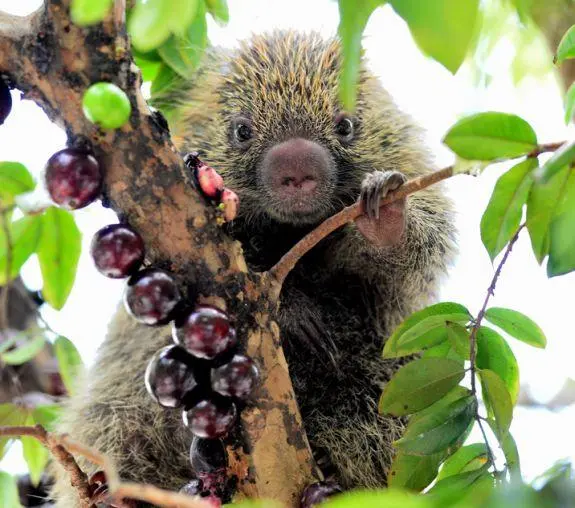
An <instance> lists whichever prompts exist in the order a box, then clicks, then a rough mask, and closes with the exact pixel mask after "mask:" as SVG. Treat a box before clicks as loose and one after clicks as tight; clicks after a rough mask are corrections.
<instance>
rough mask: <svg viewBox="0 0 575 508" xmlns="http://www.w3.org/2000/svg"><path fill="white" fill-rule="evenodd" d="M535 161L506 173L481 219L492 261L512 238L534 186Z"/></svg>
mask: <svg viewBox="0 0 575 508" xmlns="http://www.w3.org/2000/svg"><path fill="white" fill-rule="evenodd" d="M536 167H537V161H536V160H535V159H526V160H525V161H523V162H520V163H519V164H517V165H516V166H514V167H513V168H511V169H510V170H509V171H507V172H506V173H504V174H503V175H502V176H501V177H500V178H499V180H497V183H496V184H495V189H494V190H493V194H492V195H491V199H490V200H489V204H488V205H487V208H486V209H485V212H484V213H483V217H482V218H481V240H482V241H483V245H485V248H486V249H487V252H488V253H489V257H490V258H491V261H493V260H494V259H495V257H496V256H497V254H499V253H500V252H501V250H502V249H503V247H505V245H507V243H508V242H509V240H511V238H512V237H513V235H514V234H515V232H516V231H517V228H518V227H519V223H520V222H521V215H522V213H523V205H524V204H525V203H526V202H527V197H528V196H529V189H530V188H531V185H532V183H533V177H532V176H531V173H532V172H533V170H534V169H535V168H536Z"/></svg>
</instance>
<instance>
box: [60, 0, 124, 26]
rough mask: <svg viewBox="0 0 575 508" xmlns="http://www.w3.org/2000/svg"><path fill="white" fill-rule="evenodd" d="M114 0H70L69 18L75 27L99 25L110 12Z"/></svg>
mask: <svg viewBox="0 0 575 508" xmlns="http://www.w3.org/2000/svg"><path fill="white" fill-rule="evenodd" d="M113 3H114V0H72V5H71V7H70V17H71V18H72V21H73V22H74V23H75V24H76V25H80V26H88V25H95V24H96V23H100V21H102V20H103V19H104V18H105V17H106V14H108V12H109V11H110V8H111V7H112V4H113Z"/></svg>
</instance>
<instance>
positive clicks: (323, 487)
mask: <svg viewBox="0 0 575 508" xmlns="http://www.w3.org/2000/svg"><path fill="white" fill-rule="evenodd" d="M341 492H343V491H342V489H341V487H340V486H339V485H338V484H337V483H335V482H329V481H328V482H317V483H312V484H311V485H308V486H307V487H306V488H305V490H304V491H303V494H302V496H301V500H300V506H301V508H311V507H312V506H317V505H319V504H321V503H323V502H324V501H326V500H327V498H328V497H330V496H335V495H336V494H340V493H341Z"/></svg>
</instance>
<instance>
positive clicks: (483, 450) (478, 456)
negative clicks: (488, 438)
mask: <svg viewBox="0 0 575 508" xmlns="http://www.w3.org/2000/svg"><path fill="white" fill-rule="evenodd" d="M487 461H488V453H487V445H486V444H485V443H474V444H470V445H467V446H464V447H462V448H460V449H459V450H457V451H456V452H455V453H454V454H453V455H452V456H451V457H449V458H448V459H447V460H446V461H445V462H444V463H443V466H442V467H441V471H440V472H439V475H438V476H437V480H443V479H444V478H447V477H448V476H454V475H456V474H460V473H466V472H468V471H474V470H476V469H479V468H481V467H483V466H484V465H485V464H486V463H487Z"/></svg>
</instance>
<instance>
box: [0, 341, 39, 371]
mask: <svg viewBox="0 0 575 508" xmlns="http://www.w3.org/2000/svg"><path fill="white" fill-rule="evenodd" d="M44 344H46V337H44V336H43V335H39V336H37V337H34V338H33V339H31V340H28V341H27V342H25V343H24V344H23V345H21V346H19V347H18V348H16V349H13V350H11V351H7V352H6V353H2V354H1V355H0V359H1V360H2V362H3V363H5V364H7V365H22V364H23V363H26V362H27V361H30V360H31V359H32V358H34V357H35V356H36V355H37V354H38V353H39V352H40V351H42V349H44Z"/></svg>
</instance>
